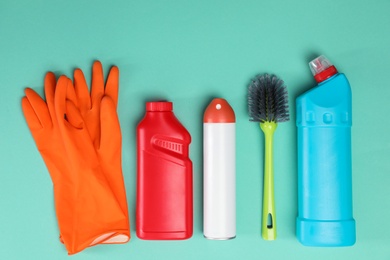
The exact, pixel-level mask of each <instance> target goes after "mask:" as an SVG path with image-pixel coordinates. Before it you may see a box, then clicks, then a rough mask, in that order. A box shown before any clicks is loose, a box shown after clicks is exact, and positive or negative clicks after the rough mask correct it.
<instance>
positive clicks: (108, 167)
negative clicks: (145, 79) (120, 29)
mask: <svg viewBox="0 0 390 260" xmlns="http://www.w3.org/2000/svg"><path fill="white" fill-rule="evenodd" d="M73 75H74V76H73V78H74V88H75V93H76V100H77V103H78V109H79V111H80V114H81V117H82V118H83V121H84V122H85V126H86V128H87V130H88V133H89V135H90V137H91V141H92V143H93V145H94V147H95V150H96V153H97V155H98V158H99V162H100V165H101V167H102V168H103V171H104V175H105V178H106V180H107V182H108V183H109V185H110V187H111V190H112V193H113V194H114V195H115V197H116V198H117V200H118V203H119V204H120V206H121V208H122V211H123V213H124V214H125V215H126V219H127V220H128V221H129V216H128V207H127V199H126V189H125V184H124V179H123V174H122V134H121V129H120V124H119V119H118V114H117V111H116V110H117V106H118V93H119V69H118V67H117V66H112V67H111V69H110V71H109V73H108V76H107V80H106V83H105V82H104V74H103V67H102V63H101V62H100V61H95V62H94V63H93V67H92V82H91V91H89V90H88V84H87V83H86V80H85V77H84V73H83V71H82V70H81V69H75V71H74V74H73ZM102 106H103V109H102ZM103 137H105V138H103ZM127 230H128V232H126V234H123V237H122V238H121V239H119V240H120V241H128V240H129V239H130V223H128V227H127ZM119 240H118V238H116V240H114V239H108V240H105V241H104V242H103V243H112V242H113V243H117V242H120V241H119Z"/></svg>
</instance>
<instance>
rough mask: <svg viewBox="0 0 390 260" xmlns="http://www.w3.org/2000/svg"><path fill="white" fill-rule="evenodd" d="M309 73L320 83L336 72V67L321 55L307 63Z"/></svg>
mask: <svg viewBox="0 0 390 260" xmlns="http://www.w3.org/2000/svg"><path fill="white" fill-rule="evenodd" d="M309 67H310V70H311V73H312V74H313V76H314V79H315V80H316V81H317V82H318V83H320V82H322V81H324V80H326V79H328V78H330V77H332V76H333V75H335V74H337V69H336V67H335V66H333V65H332V63H330V62H329V60H328V59H327V58H326V57H325V56H324V55H321V56H319V57H317V58H315V59H314V60H312V61H311V62H310V63H309Z"/></svg>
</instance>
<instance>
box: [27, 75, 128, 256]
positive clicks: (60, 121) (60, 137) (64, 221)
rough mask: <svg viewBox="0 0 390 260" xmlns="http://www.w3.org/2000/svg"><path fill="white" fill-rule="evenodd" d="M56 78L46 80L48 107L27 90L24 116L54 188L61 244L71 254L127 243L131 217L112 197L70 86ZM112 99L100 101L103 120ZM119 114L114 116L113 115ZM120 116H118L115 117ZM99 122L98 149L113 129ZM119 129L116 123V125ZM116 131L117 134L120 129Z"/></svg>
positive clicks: (108, 138)
mask: <svg viewBox="0 0 390 260" xmlns="http://www.w3.org/2000/svg"><path fill="white" fill-rule="evenodd" d="M55 84H56V83H55V77H54V74H52V73H48V74H47V75H46V78H45V96H46V101H47V102H46V103H45V102H44V101H43V100H42V99H41V98H40V97H39V95H37V94H36V93H35V92H34V91H33V90H31V89H26V92H25V93H26V97H24V98H23V99H22V107H23V112H24V115H25V117H26V120H27V123H28V126H29V128H30V130H31V133H32V134H33V137H34V140H35V142H36V145H37V147H38V150H39V151H40V153H41V155H42V157H43V159H44V161H45V163H46V165H47V167H48V169H49V173H50V176H51V178H52V181H53V184H54V196H55V205H56V214H57V219H58V225H59V229H60V234H61V239H62V241H63V243H64V244H65V247H66V248H67V250H68V253H69V254H74V253H77V252H79V251H81V250H83V249H84V248H85V247H87V246H92V245H95V244H98V243H104V242H105V241H109V240H111V243H113V242H126V241H128V239H129V226H128V218H127V212H123V210H122V208H121V206H120V205H119V203H118V199H117V198H116V197H115V195H114V194H113V192H112V187H111V185H110V183H109V182H108V181H107V178H106V176H105V173H104V170H103V168H104V167H102V166H101V165H102V163H101V162H100V161H99V156H98V155H97V153H96V150H95V147H94V145H93V143H92V140H91V138H90V136H89V133H88V130H87V129H86V126H85V123H84V121H83V118H82V117H81V115H80V113H79V110H78V109H77V104H78V101H77V97H76V95H75V93H74V88H73V86H72V84H71V81H70V80H69V79H67V78H66V77H65V76H61V77H60V79H59V80H58V82H57V86H55ZM114 110H115V107H114V105H113V101H111V100H110V97H105V98H103V99H102V104H101V116H102V119H106V118H105V117H106V116H108V115H109V116H110V118H111V117H112V115H113V112H112V111H114ZM114 114H115V113H114ZM115 115H116V114H115ZM113 121H115V120H113V119H112V118H111V121H110V120H108V121H106V120H101V123H102V124H101V129H105V130H104V131H103V130H102V134H101V137H100V139H101V140H100V143H102V144H104V143H108V142H109V141H108V140H110V139H111V137H109V136H107V135H105V134H104V133H107V130H108V129H111V128H112V127H109V126H108V125H107V124H106V122H110V123H111V124H112V123H113ZM114 123H115V122H114ZM115 127H117V126H114V129H116V128H115Z"/></svg>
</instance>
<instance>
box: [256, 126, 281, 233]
mask: <svg viewBox="0 0 390 260" xmlns="http://www.w3.org/2000/svg"><path fill="white" fill-rule="evenodd" d="M276 127H277V124H276V123H275V122H267V121H266V122H264V123H260V128H261V130H263V132H264V136H265V162H264V163H265V166H264V187H263V218H262V223H261V235H262V237H263V238H264V239H265V240H275V239H276V211H275V198H274V163H273V138H274V132H275V130H276Z"/></svg>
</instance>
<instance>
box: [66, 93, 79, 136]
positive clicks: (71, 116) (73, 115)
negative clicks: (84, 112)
mask: <svg viewBox="0 0 390 260" xmlns="http://www.w3.org/2000/svg"><path fill="white" fill-rule="evenodd" d="M65 109H66V112H65V114H66V120H67V121H68V122H69V123H70V124H71V125H72V126H73V127H74V128H77V129H82V128H83V124H84V121H83V118H82V117H81V114H80V111H79V109H78V108H77V107H76V105H75V104H74V103H73V102H72V101H70V100H66V102H65Z"/></svg>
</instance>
